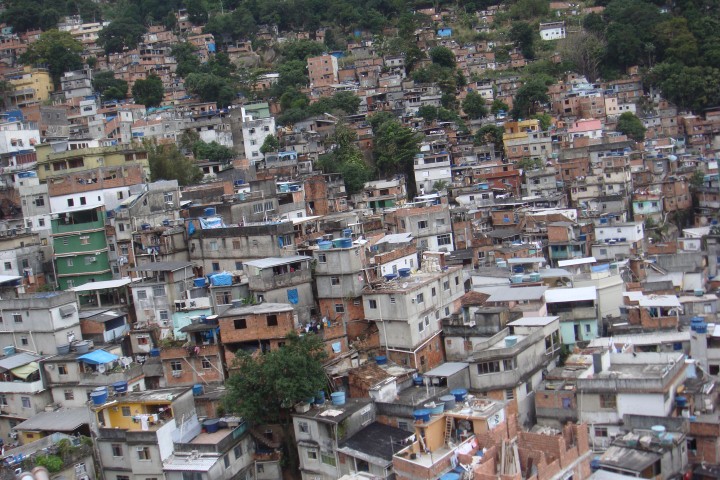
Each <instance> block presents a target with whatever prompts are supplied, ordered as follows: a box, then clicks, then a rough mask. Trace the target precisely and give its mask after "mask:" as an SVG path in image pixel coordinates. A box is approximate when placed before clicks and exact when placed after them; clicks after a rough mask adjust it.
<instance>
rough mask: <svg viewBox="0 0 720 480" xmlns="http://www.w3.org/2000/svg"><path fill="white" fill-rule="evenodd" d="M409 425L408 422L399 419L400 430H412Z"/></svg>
mask: <svg viewBox="0 0 720 480" xmlns="http://www.w3.org/2000/svg"><path fill="white" fill-rule="evenodd" d="M408 425H409V424H408V422H402V421H398V424H397V426H398V428H399V429H400V430H410V429H409V427H408Z"/></svg>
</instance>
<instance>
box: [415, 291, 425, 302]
mask: <svg viewBox="0 0 720 480" xmlns="http://www.w3.org/2000/svg"><path fill="white" fill-rule="evenodd" d="M415 301H416V302H417V303H425V296H424V295H423V294H422V293H418V294H417V297H415Z"/></svg>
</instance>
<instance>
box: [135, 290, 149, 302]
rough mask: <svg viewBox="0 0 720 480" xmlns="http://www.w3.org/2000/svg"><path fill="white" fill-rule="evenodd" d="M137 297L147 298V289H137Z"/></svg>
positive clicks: (140, 298)
mask: <svg viewBox="0 0 720 480" xmlns="http://www.w3.org/2000/svg"><path fill="white" fill-rule="evenodd" d="M137 298H138V300H145V299H146V298H147V291H145V290H138V291H137Z"/></svg>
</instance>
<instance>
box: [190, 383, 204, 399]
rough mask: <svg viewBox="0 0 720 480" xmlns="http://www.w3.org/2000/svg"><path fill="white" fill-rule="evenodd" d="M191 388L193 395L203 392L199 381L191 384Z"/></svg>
mask: <svg viewBox="0 0 720 480" xmlns="http://www.w3.org/2000/svg"><path fill="white" fill-rule="evenodd" d="M192 390H193V395H195V396H198V395H202V394H203V392H204V388H203V386H202V385H201V384H199V383H197V384H195V385H193V387H192Z"/></svg>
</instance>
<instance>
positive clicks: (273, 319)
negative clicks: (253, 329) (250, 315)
mask: <svg viewBox="0 0 720 480" xmlns="http://www.w3.org/2000/svg"><path fill="white" fill-rule="evenodd" d="M265 319H266V320H267V326H268V327H277V324H278V320H277V315H268V316H267V317H265Z"/></svg>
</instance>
